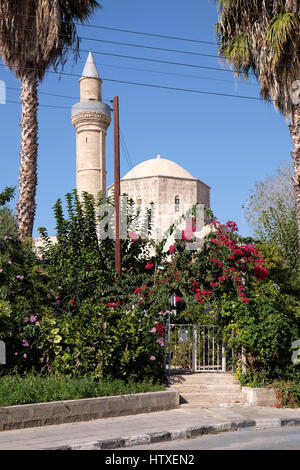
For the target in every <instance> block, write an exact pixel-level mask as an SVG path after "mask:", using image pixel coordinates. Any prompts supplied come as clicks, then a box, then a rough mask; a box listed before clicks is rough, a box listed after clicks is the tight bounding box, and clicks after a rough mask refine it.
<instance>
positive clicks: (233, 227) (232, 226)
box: [226, 220, 239, 233]
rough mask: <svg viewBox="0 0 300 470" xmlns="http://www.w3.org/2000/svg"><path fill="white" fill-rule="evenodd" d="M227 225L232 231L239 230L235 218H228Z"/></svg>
mask: <svg viewBox="0 0 300 470" xmlns="http://www.w3.org/2000/svg"><path fill="white" fill-rule="evenodd" d="M226 225H227V228H228V230H229V232H231V233H233V232H238V231H239V229H238V226H237V224H236V223H235V222H233V220H228V222H226Z"/></svg>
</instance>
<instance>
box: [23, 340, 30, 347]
mask: <svg viewBox="0 0 300 470" xmlns="http://www.w3.org/2000/svg"><path fill="white" fill-rule="evenodd" d="M22 344H23V346H25V347H26V346H29V343H28V341H27V339H23V341H22Z"/></svg>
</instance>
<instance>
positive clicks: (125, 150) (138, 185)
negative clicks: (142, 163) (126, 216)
mask: <svg viewBox="0 0 300 470" xmlns="http://www.w3.org/2000/svg"><path fill="white" fill-rule="evenodd" d="M120 137H121V145H122V148H123V152H124V155H125V158H126V160H127V164H128V167H129V170H130V171H131V172H132V174H133V177H134V178H135V179H136V180H137V176H136V173H135V171H134V166H133V163H132V160H131V157H130V154H129V152H128V148H127V145H126V142H125V139H124V136H123V134H122V131H121V128H120ZM136 183H137V187H138V191H139V193H140V194H141V196H142V198H143V200H144V204H146V199H145V196H144V194H143V191H142V189H141V187H140V184H139V182H138V181H136Z"/></svg>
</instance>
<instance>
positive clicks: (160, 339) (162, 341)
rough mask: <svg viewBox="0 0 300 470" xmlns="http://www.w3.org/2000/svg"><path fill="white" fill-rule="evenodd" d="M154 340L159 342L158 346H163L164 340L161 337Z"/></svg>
mask: <svg viewBox="0 0 300 470" xmlns="http://www.w3.org/2000/svg"><path fill="white" fill-rule="evenodd" d="M156 342H157V343H158V344H160V346H161V347H163V346H164V344H165V342H164V339H163V338H158V339H157V340H156Z"/></svg>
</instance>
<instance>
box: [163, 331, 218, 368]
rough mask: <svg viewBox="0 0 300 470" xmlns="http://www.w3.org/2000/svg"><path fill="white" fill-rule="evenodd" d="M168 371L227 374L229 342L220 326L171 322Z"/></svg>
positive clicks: (167, 347) (167, 336)
mask: <svg viewBox="0 0 300 470" xmlns="http://www.w3.org/2000/svg"><path fill="white" fill-rule="evenodd" d="M165 370H166V372H167V373H169V374H172V373H178V372H226V355H225V343H224V341H223V339H222V337H221V333H220V329H219V327H218V326H216V325H189V324H171V323H169V325H168V329H167V331H166V338H165Z"/></svg>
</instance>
